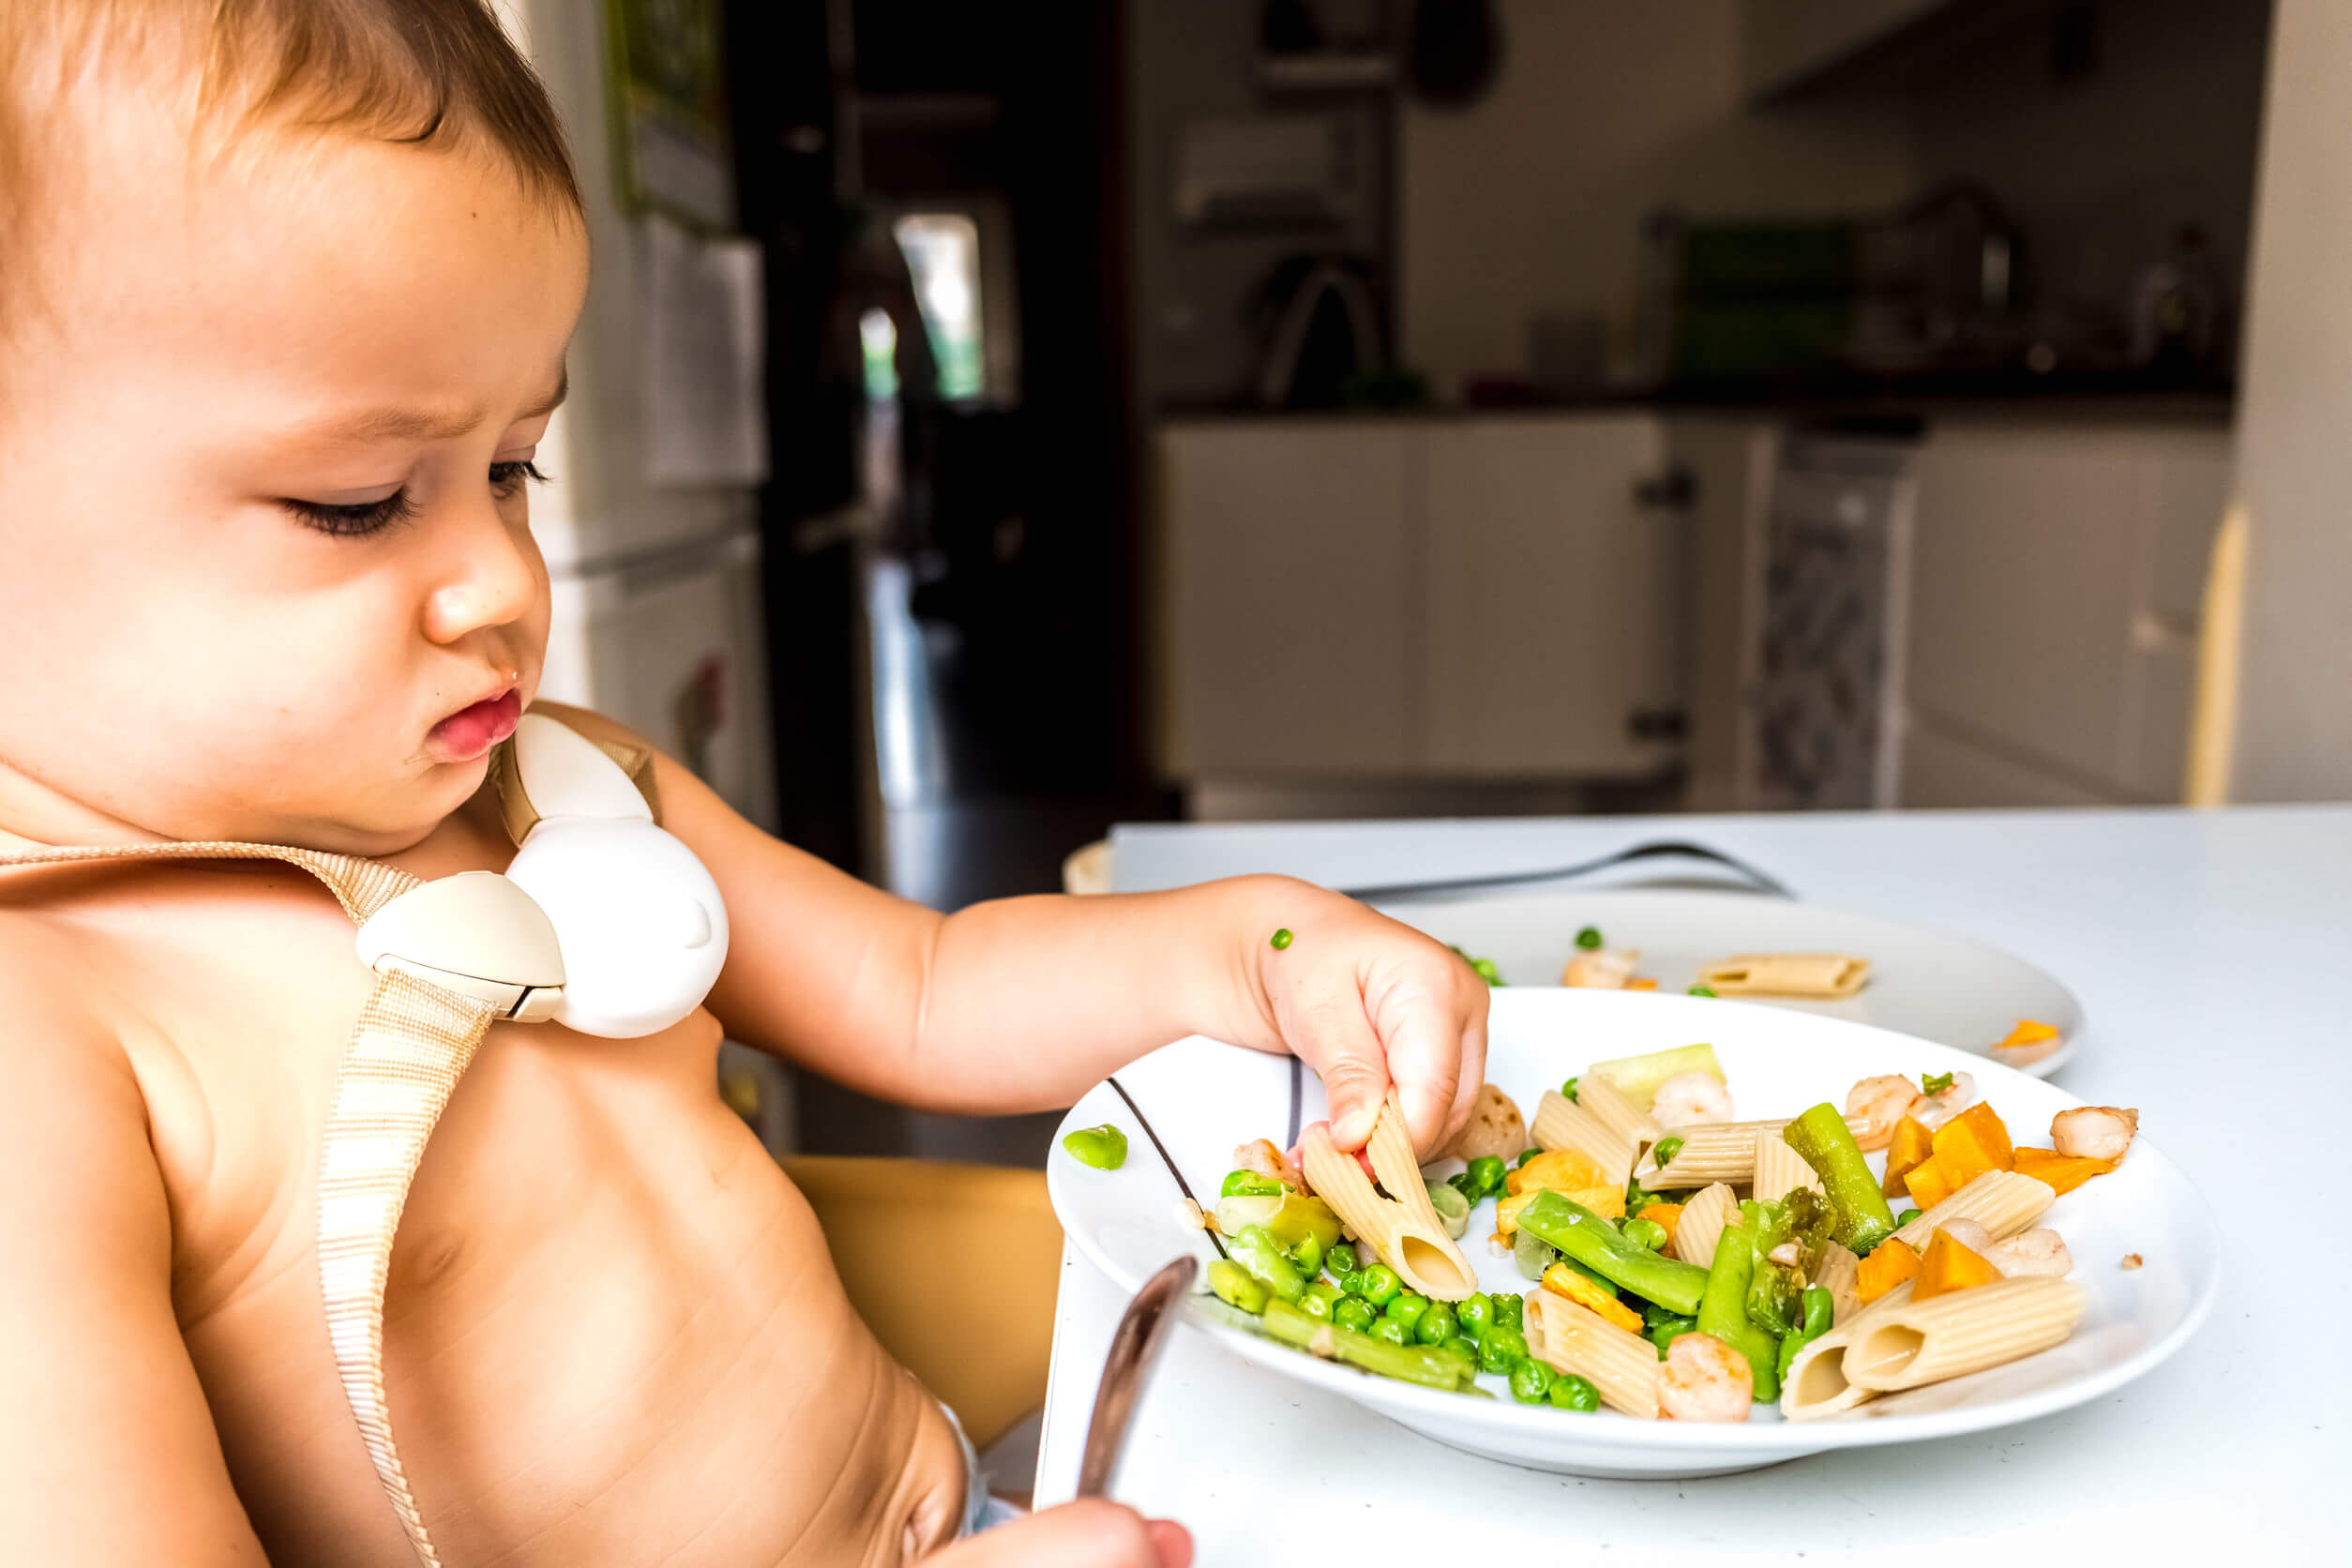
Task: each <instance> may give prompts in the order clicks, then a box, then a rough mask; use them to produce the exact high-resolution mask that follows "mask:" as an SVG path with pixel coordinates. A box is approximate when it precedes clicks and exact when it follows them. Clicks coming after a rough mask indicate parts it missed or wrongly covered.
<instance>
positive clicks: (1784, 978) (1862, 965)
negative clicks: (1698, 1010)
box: [1698, 953, 1870, 1001]
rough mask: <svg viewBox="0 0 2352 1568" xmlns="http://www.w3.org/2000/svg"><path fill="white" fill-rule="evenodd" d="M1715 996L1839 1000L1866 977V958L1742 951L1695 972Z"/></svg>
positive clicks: (1831, 954) (1854, 990)
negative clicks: (1795, 997)
mask: <svg viewBox="0 0 2352 1568" xmlns="http://www.w3.org/2000/svg"><path fill="white" fill-rule="evenodd" d="M1698 979H1699V984H1701V985H1703V986H1707V987H1709V988H1711V989H1712V990H1713V991H1714V992H1715V994H1716V995H1718V996H1805V997H1817V998H1823V999H1827V1000H1832V1001H1835V1000H1842V999H1844V998H1846V997H1849V996H1852V995H1854V994H1855V993H1856V992H1858V991H1860V990H1861V989H1862V987H1863V986H1864V985H1865V984H1866V983H1867V982H1868V981H1869V979H1870V960H1869V959H1868V958H1857V957H1852V956H1851V955H1849V954H1845V953H1742V954H1740V955H1739V956H1737V957H1729V958H1726V959H1724V960H1723V962H1721V963H1717V964H1709V965H1707V966H1706V967H1705V968H1704V969H1701V970H1700V971H1699V972H1698Z"/></svg>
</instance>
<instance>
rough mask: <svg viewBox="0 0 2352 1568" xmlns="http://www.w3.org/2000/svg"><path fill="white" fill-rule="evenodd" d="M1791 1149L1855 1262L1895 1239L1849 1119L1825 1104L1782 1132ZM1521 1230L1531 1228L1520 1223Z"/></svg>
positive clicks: (1887, 1210) (1891, 1218)
mask: <svg viewBox="0 0 2352 1568" xmlns="http://www.w3.org/2000/svg"><path fill="white" fill-rule="evenodd" d="M1780 1136H1781V1138H1783V1139H1784V1140H1786V1141H1787V1144H1788V1147H1790V1148H1791V1149H1794V1150H1795V1151H1797V1153H1799V1154H1801V1155H1802V1156H1803V1158H1804V1162H1805V1164H1807V1165H1809V1166H1811V1167H1813V1168H1814V1169H1815V1170H1816V1171H1817V1172H1819V1173H1820V1177H1821V1184H1822V1186H1824V1187H1826V1188H1827V1189H1828V1190H1829V1195H1830V1207H1832V1209H1835V1210H1836V1211H1837V1229H1836V1230H1835V1232H1834V1234H1835V1235H1836V1238H1837V1240H1838V1241H1839V1242H1840V1243H1842V1244H1845V1245H1846V1246H1847V1248H1848V1249H1849V1250H1851V1251H1852V1252H1853V1253H1854V1254H1855V1256H1857V1257H1860V1256H1862V1255H1863V1254H1866V1253H1867V1252H1869V1251H1870V1249H1871V1248H1872V1247H1874V1246H1877V1244H1879V1243H1880V1242H1883V1241H1885V1240H1886V1239H1887V1238H1888V1237H1889V1236H1892V1235H1893V1234H1894V1211H1893V1210H1892V1209H1890V1208H1888V1207H1887V1199H1886V1196H1885V1194H1883V1193H1881V1192H1880V1191H1879V1190H1878V1178H1877V1177H1876V1176H1873V1175H1872V1174H1871V1173H1870V1167H1869V1165H1868V1164H1867V1163H1866V1162H1865V1161H1864V1160H1863V1159H1862V1145H1860V1144H1858V1143H1856V1142H1855V1141H1854V1135H1853V1134H1852V1133H1851V1132H1849V1131H1848V1130H1847V1126H1846V1118H1845V1117H1843V1116H1841V1115H1839V1114H1838V1110H1837V1108H1836V1107H1835V1106H1833V1105H1832V1104H1830V1103H1829V1102H1828V1101H1827V1100H1824V1101H1822V1102H1821V1103H1820V1104H1819V1105H1817V1106H1815V1107H1814V1108H1812V1109H1811V1110H1808V1111H1806V1112H1805V1113H1804V1114H1803V1115H1802V1116H1800V1117H1798V1118H1797V1119H1796V1120H1795V1121H1794V1122H1791V1123H1788V1125H1787V1127H1785V1128H1783V1129H1782V1130H1781V1135H1780ZM1520 1223H1521V1224H1522V1225H1524V1224H1526V1223H1527V1222H1526V1221H1525V1220H1524V1219H1522V1220H1521V1221H1520Z"/></svg>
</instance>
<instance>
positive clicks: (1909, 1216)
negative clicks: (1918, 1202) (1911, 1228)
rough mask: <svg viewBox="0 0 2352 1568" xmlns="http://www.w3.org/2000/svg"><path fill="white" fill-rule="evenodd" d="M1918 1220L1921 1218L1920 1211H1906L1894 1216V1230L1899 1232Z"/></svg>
mask: <svg viewBox="0 0 2352 1568" xmlns="http://www.w3.org/2000/svg"><path fill="white" fill-rule="evenodd" d="M1917 1218H1919V1211H1918V1210H1917V1209H1906V1210H1904V1211H1903V1212H1902V1213H1901V1214H1897V1215H1895V1216H1894V1228H1895V1229H1897V1230H1900V1229H1903V1228H1904V1227H1905V1226H1907V1225H1908V1224H1910V1223H1911V1221H1913V1220H1915V1219H1917Z"/></svg>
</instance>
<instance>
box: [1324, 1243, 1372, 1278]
mask: <svg viewBox="0 0 2352 1568" xmlns="http://www.w3.org/2000/svg"><path fill="white" fill-rule="evenodd" d="M1323 1267H1325V1268H1327V1269H1329V1270H1330V1271H1331V1273H1332V1277H1333V1278H1334V1279H1341V1278H1345V1277H1346V1276H1347V1275H1349V1274H1353V1273H1355V1272H1356V1271H1357V1270H1358V1269H1360V1268H1362V1267H1364V1265H1363V1264H1361V1263H1359V1262H1357V1261H1356V1249H1355V1248H1354V1247H1352V1246H1349V1244H1347V1243H1346V1242H1334V1243H1333V1244H1331V1245H1329V1246H1327V1247H1325V1248H1324V1249H1323Z"/></svg>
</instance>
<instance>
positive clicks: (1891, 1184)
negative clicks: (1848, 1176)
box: [1878, 1116, 1936, 1198]
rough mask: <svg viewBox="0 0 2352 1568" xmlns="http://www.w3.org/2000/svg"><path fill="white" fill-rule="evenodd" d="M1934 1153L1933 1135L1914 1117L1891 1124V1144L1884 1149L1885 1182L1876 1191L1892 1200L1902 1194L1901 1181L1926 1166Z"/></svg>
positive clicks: (1934, 1136)
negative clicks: (1892, 1126) (1899, 1193)
mask: <svg viewBox="0 0 2352 1568" xmlns="http://www.w3.org/2000/svg"><path fill="white" fill-rule="evenodd" d="M1935 1152H1936V1135H1935V1134H1934V1133H1931V1132H1929V1131H1928V1130H1927V1125H1926V1123H1923V1122H1921V1121H1920V1120H1919V1119H1918V1118H1917V1117H1913V1116H1906V1117H1905V1118H1903V1120H1902V1121H1900V1122H1897V1123H1895V1124H1894V1141H1893V1142H1892V1143H1890V1144H1888V1145H1887V1179H1886V1180H1885V1181H1884V1182H1882V1183H1880V1184H1879V1186H1878V1190H1879V1191H1880V1192H1883V1193H1885V1194H1886V1195H1887V1196H1888V1197H1889V1198H1892V1197H1893V1196H1894V1195H1895V1194H1896V1193H1898V1192H1901V1191H1902V1190H1903V1178H1904V1177H1906V1176H1907V1175H1909V1174H1910V1173H1911V1172H1912V1171H1913V1170H1915V1169H1917V1168H1919V1167H1920V1166H1922V1165H1923V1164H1925V1163H1926V1161H1927V1158H1928V1156H1930V1155H1931V1154H1933V1153H1935Z"/></svg>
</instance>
